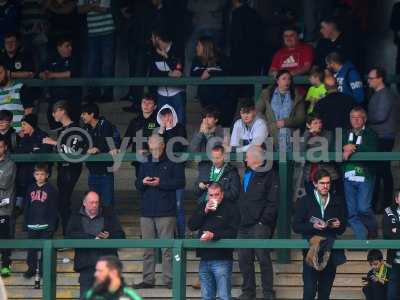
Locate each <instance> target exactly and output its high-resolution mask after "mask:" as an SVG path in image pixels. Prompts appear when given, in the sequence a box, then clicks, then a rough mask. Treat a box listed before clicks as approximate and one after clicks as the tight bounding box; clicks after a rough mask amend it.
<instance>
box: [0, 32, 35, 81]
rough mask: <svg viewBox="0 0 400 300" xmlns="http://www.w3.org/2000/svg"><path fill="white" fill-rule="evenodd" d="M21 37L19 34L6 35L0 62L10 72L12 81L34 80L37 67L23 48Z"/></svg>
mask: <svg viewBox="0 0 400 300" xmlns="http://www.w3.org/2000/svg"><path fill="white" fill-rule="evenodd" d="M20 39H21V37H20V36H19V35H18V34H17V33H7V34H5V35H4V49H3V50H2V52H1V54H0V61H1V62H2V63H3V64H4V65H5V67H6V69H7V70H8V71H10V78H11V79H24V78H33V77H34V75H35V67H34V64H33V60H32V57H31V55H29V54H28V53H27V52H26V49H25V48H24V47H22V46H21V40H20Z"/></svg>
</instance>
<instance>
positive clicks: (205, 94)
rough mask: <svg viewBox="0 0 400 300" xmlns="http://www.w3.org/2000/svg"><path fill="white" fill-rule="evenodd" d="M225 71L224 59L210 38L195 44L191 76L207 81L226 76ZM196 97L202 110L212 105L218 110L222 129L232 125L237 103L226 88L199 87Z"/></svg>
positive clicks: (215, 86)
mask: <svg viewBox="0 0 400 300" xmlns="http://www.w3.org/2000/svg"><path fill="white" fill-rule="evenodd" d="M227 69H228V67H227V63H226V59H224V58H223V57H222V54H221V53H219V51H218V49H217V46H216V44H215V42H214V41H213V40H212V39H211V38H210V37H201V38H200V39H199V40H198V42H197V46H196V57H195V58H194V60H193V63H192V70H191V76H193V77H200V79H201V80H208V79H209V78H211V77H216V76H227V74H228V70H227ZM197 95H198V97H199V99H200V103H201V106H202V108H203V109H204V108H205V107H207V106H209V105H214V106H216V107H217V108H218V109H219V111H220V112H221V116H220V123H221V125H222V126H223V127H230V126H231V125H232V120H233V116H234V114H235V112H236V105H237V103H236V101H235V99H233V98H232V97H231V95H230V93H229V88H228V86H224V85H200V86H199V87H198V89H197Z"/></svg>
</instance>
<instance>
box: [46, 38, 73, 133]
mask: <svg viewBox="0 0 400 300" xmlns="http://www.w3.org/2000/svg"><path fill="white" fill-rule="evenodd" d="M78 68H79V67H78V65H77V64H76V63H75V60H74V59H73V58H72V44H71V40H70V39H69V38H61V39H59V40H58V41H57V54H56V55H55V57H54V58H53V59H51V60H49V63H48V65H47V68H46V69H45V71H43V72H41V73H40V75H39V76H40V78H41V79H43V80H48V79H70V78H76V77H79V70H78ZM50 97H51V98H50V101H49V107H48V110H47V120H48V122H49V125H50V128H51V129H56V128H59V127H60V126H61V124H60V123H57V122H55V121H54V119H53V117H52V113H53V105H54V103H56V102H57V101H60V100H66V101H68V102H69V105H70V107H71V118H72V120H73V121H74V122H79V116H80V107H81V99H80V97H81V95H80V88H79V87H52V88H50Z"/></svg>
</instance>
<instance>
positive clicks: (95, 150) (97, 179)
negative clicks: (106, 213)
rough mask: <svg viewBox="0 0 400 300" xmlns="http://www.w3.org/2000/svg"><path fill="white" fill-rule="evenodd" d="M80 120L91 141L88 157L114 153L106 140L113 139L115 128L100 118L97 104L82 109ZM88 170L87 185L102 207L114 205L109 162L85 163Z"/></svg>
mask: <svg viewBox="0 0 400 300" xmlns="http://www.w3.org/2000/svg"><path fill="white" fill-rule="evenodd" d="M81 116H82V120H83V123H84V124H85V126H84V129H85V130H86V131H87V132H88V134H89V135H90V137H91V139H92V147H91V148H89V149H87V153H88V154H90V155H96V154H99V153H110V154H114V153H115V150H116V149H115V141H114V145H111V144H110V142H111V141H110V140H107V138H114V135H115V134H116V128H115V127H114V125H112V124H111V123H110V122H109V121H107V120H106V119H105V118H104V117H100V110H99V107H98V105H97V104H95V103H91V104H90V103H89V104H86V105H85V106H84V107H83V108H82V115H81ZM86 167H87V168H88V170H89V177H88V185H89V188H90V189H91V190H92V191H95V192H97V193H98V194H99V196H100V198H101V201H102V205H103V206H105V207H108V206H112V205H114V173H113V171H112V163H110V162H87V163H86Z"/></svg>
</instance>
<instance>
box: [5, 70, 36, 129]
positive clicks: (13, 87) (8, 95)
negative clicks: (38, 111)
mask: <svg viewBox="0 0 400 300" xmlns="http://www.w3.org/2000/svg"><path fill="white" fill-rule="evenodd" d="M30 100H31V99H29V97H26V94H25V89H24V86H23V84H22V83H14V82H13V81H11V80H10V77H9V75H8V70H7V68H6V66H5V65H4V64H3V63H0V110H3V109H7V110H9V111H11V112H12V114H13V121H12V127H13V128H14V129H15V130H16V131H17V132H19V131H20V130H21V119H22V117H23V116H24V114H29V113H31V112H32V110H33V103H32V101H30Z"/></svg>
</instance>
